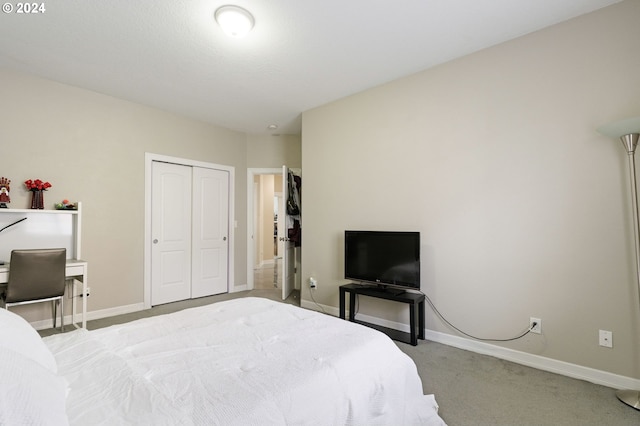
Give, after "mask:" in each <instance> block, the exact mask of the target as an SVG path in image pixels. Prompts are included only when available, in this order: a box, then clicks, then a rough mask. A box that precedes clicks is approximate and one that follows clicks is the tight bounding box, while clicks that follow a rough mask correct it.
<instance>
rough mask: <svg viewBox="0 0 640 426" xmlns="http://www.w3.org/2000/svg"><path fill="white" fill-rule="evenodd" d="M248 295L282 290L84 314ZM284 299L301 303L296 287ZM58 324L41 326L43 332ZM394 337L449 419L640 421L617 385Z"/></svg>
mask: <svg viewBox="0 0 640 426" xmlns="http://www.w3.org/2000/svg"><path fill="white" fill-rule="evenodd" d="M247 296H255V297H266V298H269V299H273V300H280V291H279V290H277V289H258V290H251V291H246V292H240V293H234V294H223V295H219V296H211V297H204V298H200V299H194V300H188V301H183V302H175V303H169V304H166V305H160V306H154V307H153V308H151V309H148V310H144V311H140V312H135V313H131V314H125V315H119V316H115V317H110V318H104V319H99V320H94V321H89V322H88V323H87V328H88V329H90V330H93V329H97V328H102V327H106V326H110V325H113V324H120V323H124V322H129V321H132V320H135V319H138V318H143V317H148V316H152V315H161V314H166V313H171V312H175V311H178V310H181V309H185V308H188V307H192V306H201V305H204V304H209V303H214V302H217V301H222V300H228V299H234V298H237V297H247ZM285 302H286V303H291V304H294V305H298V306H299V305H300V300H299V293H298V292H294V293H293V294H292V295H291V296H290V297H289V298H288V299H287V300H286V301H285ZM69 329H71V327H67V330H69ZM56 332H57V331H56V330H41V331H40V334H41V335H42V336H46V335H50V334H52V333H56ZM396 344H397V345H398V347H399V348H400V350H402V351H403V352H405V353H406V354H407V355H408V356H409V357H411V358H412V359H413V360H414V362H415V363H416V366H417V368H418V374H419V375H420V377H421V378H422V382H423V390H424V393H425V394H434V395H435V397H436V401H437V402H438V404H439V406H440V411H439V412H440V415H441V417H442V418H443V419H444V421H445V422H447V424H448V425H450V426H485V425H486V426H490V425H491V426H498V425H505V426H529V425H530V426H543V425H554V426H555V425H562V426H565V425H566V426H574V425H575V426H591V425H593V426H600V425H612V426H626V425H629V426H640V411H638V410H635V409H633V408H630V407H628V406H626V405H624V404H623V403H621V402H620V401H618V400H617V398H616V397H615V390H614V389H611V388H608V387H605V386H600V385H595V384H593V383H589V382H585V381H582V380H576V379H572V378H568V377H565V376H561V375H558V374H554V373H548V372H545V371H541V370H536V369H534V368H530V367H525V366H522V365H519V364H515V363H512V362H508V361H504V360H500V359H497V358H493V357H490V356H486V355H480V354H476V353H473V352H468V351H465V350H461V349H457V348H453V347H450V346H446V345H442V344H439V343H435V342H430V341H420V342H419V344H418V346H411V345H408V344H405V343H400V342H397V343H396ZM390 426H391V425H390Z"/></svg>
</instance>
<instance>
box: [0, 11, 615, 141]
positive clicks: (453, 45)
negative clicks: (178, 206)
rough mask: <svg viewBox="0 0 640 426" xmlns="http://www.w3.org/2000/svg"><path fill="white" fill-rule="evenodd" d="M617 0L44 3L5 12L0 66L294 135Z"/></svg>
mask: <svg viewBox="0 0 640 426" xmlns="http://www.w3.org/2000/svg"><path fill="white" fill-rule="evenodd" d="M618 1H620V0H263V1H256V0H237V1H226V0H136V1H132V0H64V1H63V0H53V1H51V0H49V1H47V0H44V1H42V2H41V3H43V4H44V6H45V9H46V10H45V11H44V13H39V14H29V15H26V14H18V13H16V11H15V10H14V11H13V12H12V13H2V14H1V15H0V67H3V68H6V69H11V70H17V71H22V72H26V73H30V74H35V75H39V76H43V77H46V78H48V79H51V80H55V81H59V82H63V83H67V84H70V85H73V86H79V87H83V88H86V89H90V90H94V91H96V92H100V93H104V94H108V95H112V96H116V97H119V98H124V99H128V100H131V101H134V102H138V103H141V104H145V105H149V106H153V107H157V108H161V109H164V110H167V111H172V112H175V113H178V114H181V115H185V116H189V117H193V118H196V119H199V120H203V121H206V122H209V123H212V124H215V125H218V126H222V127H226V128H230V129H233V130H238V131H242V132H247V133H255V134H260V133H274V132H273V131H268V130H267V126H268V125H269V124H272V123H274V124H277V125H278V126H279V129H278V130H276V131H275V133H289V134H298V133H300V123H301V120H300V115H301V113H302V112H303V111H305V110H308V109H311V108H314V107H317V106H320V105H323V104H325V103H327V102H331V101H333V100H336V99H339V98H342V97H345V96H348V95H350V94H353V93H356V92H359V91H362V90H364V89H367V88H370V87H373V86H377V85H380V84H382V83H385V82H388V81H391V80H394V79H397V78H399V77H403V76H406V75H409V74H413V73H415V72H418V71H421V70H424V69H427V68H429V67H433V66H434V65H437V64H440V63H443V62H446V61H449V60H452V59H454V58H457V57H460V56H464V55H467V54H469V53H472V52H475V51H477V50H480V49H483V48H486V47H489V46H492V45H495V44H498V43H501V42H504V41H506V40H509V39H513V38H515V37H518V36H521V35H524V34H527V33H530V32H532V31H536V30H539V29H541V28H544V27H547V26H549V25H553V24H555V23H558V22H561V21H564V20H567V19H570V18H572V17H575V16H578V15H581V14H584V13H588V12H591V11H593V10H596V9H599V8H602V7H605V6H608V5H610V4H613V3H617V2H618ZM230 3H232V4H236V5H238V6H242V7H244V8H246V9H248V10H249V11H251V13H252V14H253V15H254V17H255V21H256V24H255V27H254V29H253V31H252V32H251V33H249V35H248V36H246V37H245V38H243V39H233V38H229V37H227V36H226V35H225V34H224V33H222V31H221V30H220V28H219V27H218V26H217V25H216V24H215V22H214V20H213V12H214V11H215V9H217V8H218V7H219V6H221V5H224V4H230ZM13 4H14V5H16V4H17V3H16V2H13ZM4 101H6V99H5V100H4Z"/></svg>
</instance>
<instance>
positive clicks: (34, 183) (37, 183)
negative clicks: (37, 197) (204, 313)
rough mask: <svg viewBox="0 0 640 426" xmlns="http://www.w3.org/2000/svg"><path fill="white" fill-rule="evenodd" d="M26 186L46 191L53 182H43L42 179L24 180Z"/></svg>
mask: <svg viewBox="0 0 640 426" xmlns="http://www.w3.org/2000/svg"><path fill="white" fill-rule="evenodd" d="M24 186H26V187H27V190H29V191H46V190H47V189H48V188H51V184H50V183H49V182H43V181H41V180H40V179H36V180H31V179H29V180H27V181H25V182H24Z"/></svg>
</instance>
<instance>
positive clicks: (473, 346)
mask: <svg viewBox="0 0 640 426" xmlns="http://www.w3.org/2000/svg"><path fill="white" fill-rule="evenodd" d="M300 305H301V306H302V307H303V308H307V309H311V310H315V311H317V310H319V308H318V306H317V305H316V304H315V303H313V302H311V301H308V300H303V301H301V304H300ZM321 306H322V308H323V309H324V312H325V313H328V314H332V315H335V316H339V311H338V308H335V307H332V306H324V305H321ZM348 315H349V312H348V311H347V312H346V317H347V318H348ZM358 320H362V321H366V322H369V323H372V324H376V325H380V326H383V327H388V328H393V329H395V330H399V331H404V332H405V333H408V332H409V325H408V324H401V323H398V322H394V321H388V320H383V319H380V318H376V317H372V316H370V315H363V314H358ZM425 338H426V339H427V340H430V341H432V342H437V343H442V344H444V345H447V346H452V347H455V348H459V349H464V350H467V351H471V352H475V353H479V354H483V355H489V356H492V357H495V358H499V359H504V360H506V361H511V362H515V363H516V364H521V365H526V366H527V367H532V368H536V369H538V370H543V371H549V372H551V373H556V374H560V375H563V376H567V377H572V378H574V379H580V380H585V381H587V382H591V383H595V384H598V385H603V386H608V387H611V388H614V389H640V379H634V378H632V377H626V376H621V375H619V374H614V373H609V372H607V371H602V370H596V369H594V368H589V367H583V366H581V365H577V364H572V363H569V362H564V361H558V360H555V359H552V358H547V357H543V356H540V355H533V354H530V353H527V352H522V351H516V350H513V349H508V348H504V347H501V346H496V345H492V344H489V343H485V342H479V341H476V340H471V339H467V338H464V337H459V336H453V335H451V334H446V333H441V332H438V331H433V330H429V329H425Z"/></svg>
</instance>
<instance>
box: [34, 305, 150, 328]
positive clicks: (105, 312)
mask: <svg viewBox="0 0 640 426" xmlns="http://www.w3.org/2000/svg"><path fill="white" fill-rule="evenodd" d="M143 309H144V303H134V304H132V305H125V306H117V307H115V308H108V309H100V310H98V311H90V312H87V321H91V320H95V319H101V318H108V317H113V316H116V315H123V314H130V313H132V312H138V311H141V310H143ZM76 320H77V321H78V323H79V322H80V321H81V320H82V314H80V313H78V314H77V315H76ZM52 321H53V320H52V319H46V320H41V321H34V322H32V323H31V325H32V326H33V328H35V329H36V330H43V329H46V328H51V324H52ZM64 323H65V326H66V325H70V324H71V315H65V316H64ZM56 325H59V324H56Z"/></svg>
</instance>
